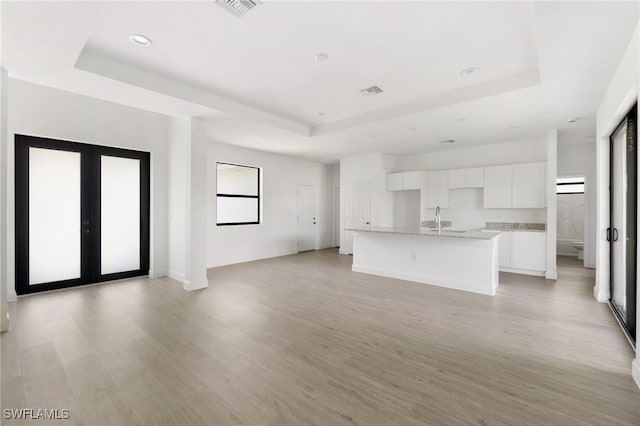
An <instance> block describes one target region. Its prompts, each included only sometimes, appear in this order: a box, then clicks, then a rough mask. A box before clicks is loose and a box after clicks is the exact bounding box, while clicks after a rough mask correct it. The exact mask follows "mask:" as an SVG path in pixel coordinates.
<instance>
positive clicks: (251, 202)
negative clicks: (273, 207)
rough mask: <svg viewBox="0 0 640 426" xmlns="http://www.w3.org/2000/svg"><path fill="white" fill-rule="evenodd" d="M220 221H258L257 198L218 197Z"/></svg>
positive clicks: (217, 206)
mask: <svg viewBox="0 0 640 426" xmlns="http://www.w3.org/2000/svg"><path fill="white" fill-rule="evenodd" d="M217 200H218V202H217V205H216V208H217V215H218V216H217V217H218V223H254V222H257V221H258V199H257V198H234V197H231V198H229V197H217Z"/></svg>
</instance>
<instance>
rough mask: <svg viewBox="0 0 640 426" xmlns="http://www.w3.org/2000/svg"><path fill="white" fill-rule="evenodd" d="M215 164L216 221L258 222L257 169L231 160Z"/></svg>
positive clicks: (228, 223) (229, 223) (258, 192)
mask: <svg viewBox="0 0 640 426" xmlns="http://www.w3.org/2000/svg"><path fill="white" fill-rule="evenodd" d="M216 166H217V170H216V176H217V179H216V181H217V193H216V195H217V196H216V211H217V217H216V223H217V225H218V226H223V225H255V224H258V223H260V169H259V168H258V167H250V166H241V165H238V164H230V163H216Z"/></svg>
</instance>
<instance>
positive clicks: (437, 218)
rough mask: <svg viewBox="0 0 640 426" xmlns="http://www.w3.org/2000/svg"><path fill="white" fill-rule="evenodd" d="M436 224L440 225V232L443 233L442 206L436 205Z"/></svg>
mask: <svg viewBox="0 0 640 426" xmlns="http://www.w3.org/2000/svg"><path fill="white" fill-rule="evenodd" d="M436 226H437V227H438V234H442V222H441V220H440V206H438V207H436Z"/></svg>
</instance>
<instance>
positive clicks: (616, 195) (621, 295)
mask: <svg viewBox="0 0 640 426" xmlns="http://www.w3.org/2000/svg"><path fill="white" fill-rule="evenodd" d="M636 111H637V107H634V108H633V109H632V110H631V112H630V113H629V114H628V115H627V117H626V118H625V119H624V120H623V121H622V123H620V125H619V126H618V128H617V129H616V131H615V132H614V133H613V134H612V135H611V138H610V143H611V151H610V153H611V155H610V169H609V170H610V183H609V185H610V187H609V188H610V189H609V196H610V204H609V205H610V209H611V211H610V221H611V224H610V227H609V229H607V239H608V240H609V244H610V251H609V253H610V256H611V258H610V267H611V270H610V276H609V284H610V286H611V289H610V290H611V291H610V293H611V298H610V299H609V304H610V305H611V308H612V310H613V312H614V314H615V315H616V316H617V317H618V319H619V320H620V323H621V324H622V326H623V327H624V329H625V332H626V333H627V335H628V336H629V337H630V338H631V340H632V341H635V333H636V329H635V325H636V250H637V242H636V241H637V194H638V193H637V165H638V151H637V135H636V132H637V118H636V117H637V115H636V114H637V113H636Z"/></svg>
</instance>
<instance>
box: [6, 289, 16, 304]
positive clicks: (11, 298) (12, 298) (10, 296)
mask: <svg viewBox="0 0 640 426" xmlns="http://www.w3.org/2000/svg"><path fill="white" fill-rule="evenodd" d="M17 301H18V293H16V291H15V289H12V288H9V289H8V291H7V302H17Z"/></svg>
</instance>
